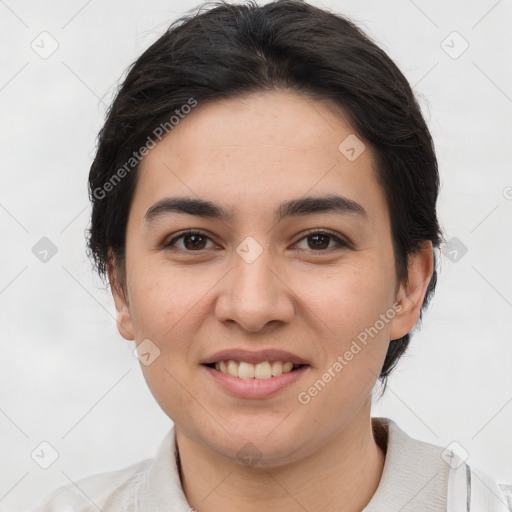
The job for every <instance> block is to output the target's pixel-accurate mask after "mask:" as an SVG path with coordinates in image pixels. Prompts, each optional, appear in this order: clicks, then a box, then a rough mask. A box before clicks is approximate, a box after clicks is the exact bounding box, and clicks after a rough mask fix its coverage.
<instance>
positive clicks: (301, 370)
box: [200, 360, 311, 399]
mask: <svg viewBox="0 0 512 512" xmlns="http://www.w3.org/2000/svg"><path fill="white" fill-rule="evenodd" d="M200 366H202V367H203V368H204V369H205V370H206V374H207V378H208V379H211V380H209V381H208V384H207V385H208V387H209V386H210V385H213V386H214V388H215V389H219V390H221V391H223V392H227V393H228V394H229V395H230V396H234V397H236V398H239V399H240V398H242V399H265V398H270V397H273V396H278V393H279V392H281V391H284V390H286V389H288V388H289V389H291V388H292V387H293V386H294V385H295V386H297V385H298V381H300V379H302V378H306V375H308V374H309V371H310V370H311V366H310V365H309V364H297V363H295V364H294V363H291V362H285V363H284V364H283V363H282V362H280V361H272V362H271V361H263V362H260V363H256V364H251V363H246V362H244V361H241V362H240V361H236V360H228V361H225V360H224V361H220V362H218V363H203V364H201V365H200ZM269 368H270V371H269ZM272 373H275V375H272ZM304 386H305V384H303V385H302V387H304ZM285 396H288V395H285Z"/></svg>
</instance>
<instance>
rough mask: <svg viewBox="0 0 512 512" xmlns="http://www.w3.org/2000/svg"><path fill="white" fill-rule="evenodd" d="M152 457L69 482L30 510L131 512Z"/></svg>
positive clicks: (52, 511)
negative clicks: (121, 467)
mask: <svg viewBox="0 0 512 512" xmlns="http://www.w3.org/2000/svg"><path fill="white" fill-rule="evenodd" d="M151 464H152V459H147V460H144V461H141V462H139V463H137V464H134V465H132V466H129V467H127V468H124V469H121V470H118V471H111V472H108V473H101V474H97V475H93V476H88V477H85V478H82V479H80V480H77V481H76V482H70V483H69V484H66V485H64V486H62V487H59V488H58V489H56V490H54V491H53V492H51V493H49V494H47V495H46V496H44V497H43V498H42V499H41V500H40V501H39V502H38V503H36V504H35V506H34V507H33V508H32V509H31V510H30V512H57V511H58V512H93V511H94V512H97V511H98V509H100V510H102V512H111V511H112V512H113V511H114V510H115V511H119V510H123V512H131V511H132V510H133V506H134V503H135V500H134V497H135V496H136V495H137V493H138V489H139V488H140V487H141V485H142V484H143V482H144V479H145V475H146V474H147V472H148V470H149V468H150V466H151Z"/></svg>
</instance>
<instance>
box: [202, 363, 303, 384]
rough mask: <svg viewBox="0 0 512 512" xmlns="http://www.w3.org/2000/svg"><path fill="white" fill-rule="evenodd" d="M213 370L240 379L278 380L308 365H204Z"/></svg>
mask: <svg viewBox="0 0 512 512" xmlns="http://www.w3.org/2000/svg"><path fill="white" fill-rule="evenodd" d="M203 366H207V367H208V368H211V369H212V370H215V371H217V372H219V373H223V374H224V375H230V376H231V377H235V378H238V379H244V380H246V379H255V380H268V379H273V378H277V377H279V376H281V375H283V374H286V373H292V372H295V371H297V370H300V369H301V368H303V367H306V366H309V365H308V364H296V363H292V362H291V361H262V362H260V363H256V364H253V363H249V362H246V361H236V360H233V359H229V360H223V361H219V362H216V363H207V364H203Z"/></svg>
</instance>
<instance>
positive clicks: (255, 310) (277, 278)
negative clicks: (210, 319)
mask: <svg viewBox="0 0 512 512" xmlns="http://www.w3.org/2000/svg"><path fill="white" fill-rule="evenodd" d="M286 281H287V279H286V276H285V275H283V273H282V272H279V270H278V268H277V266H276V265H275V264H273V261H272V258H271V255H270V254H269V251H263V253H262V254H261V255H260V256H259V257H258V258H257V259H256V260H255V261H252V262H251V263H248V262H247V261H245V260H244V259H243V258H242V257H239V256H238V255H236V256H235V258H234V268H233V269H232V270H231V271H230V272H229V273H228V274H227V275H226V277H225V279H223V280H222V281H221V288H220V292H219V296H218V298H217V301H216V304H215V315H216V317H217V319H218V320H219V321H220V322H224V323H225V322H235V323H236V324H238V325H239V326H240V327H241V328H243V329H244V330H246V331H250V332H264V331H265V330H266V329H268V327H269V326H270V325H273V326H275V325H277V324H279V323H289V322H291V320H292V319H293V316H294V314H295V308H294V295H293V291H292V289H291V288H290V286H289V284H288V283H287V282H286Z"/></svg>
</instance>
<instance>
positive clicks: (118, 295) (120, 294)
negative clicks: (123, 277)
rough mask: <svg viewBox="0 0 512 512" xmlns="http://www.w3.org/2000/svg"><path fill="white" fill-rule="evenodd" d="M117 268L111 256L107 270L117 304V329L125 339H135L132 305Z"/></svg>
mask: <svg viewBox="0 0 512 512" xmlns="http://www.w3.org/2000/svg"><path fill="white" fill-rule="evenodd" d="M115 268H116V267H115V260H114V259H113V258H111V260H110V261H109V262H108V263H107V272H108V280H109V283H110V289H111V291H112V296H113V297H114V303H115V305H116V323H117V330H118V331H119V334H120V335H121V336H122V337H123V338H124V339H125V340H129V341H132V340H134V339H135V336H134V334H133V324H132V317H131V313H130V306H129V302H128V300H127V297H126V292H125V290H124V289H123V287H122V286H121V284H120V282H119V279H118V278H117V276H116V270H115Z"/></svg>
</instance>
